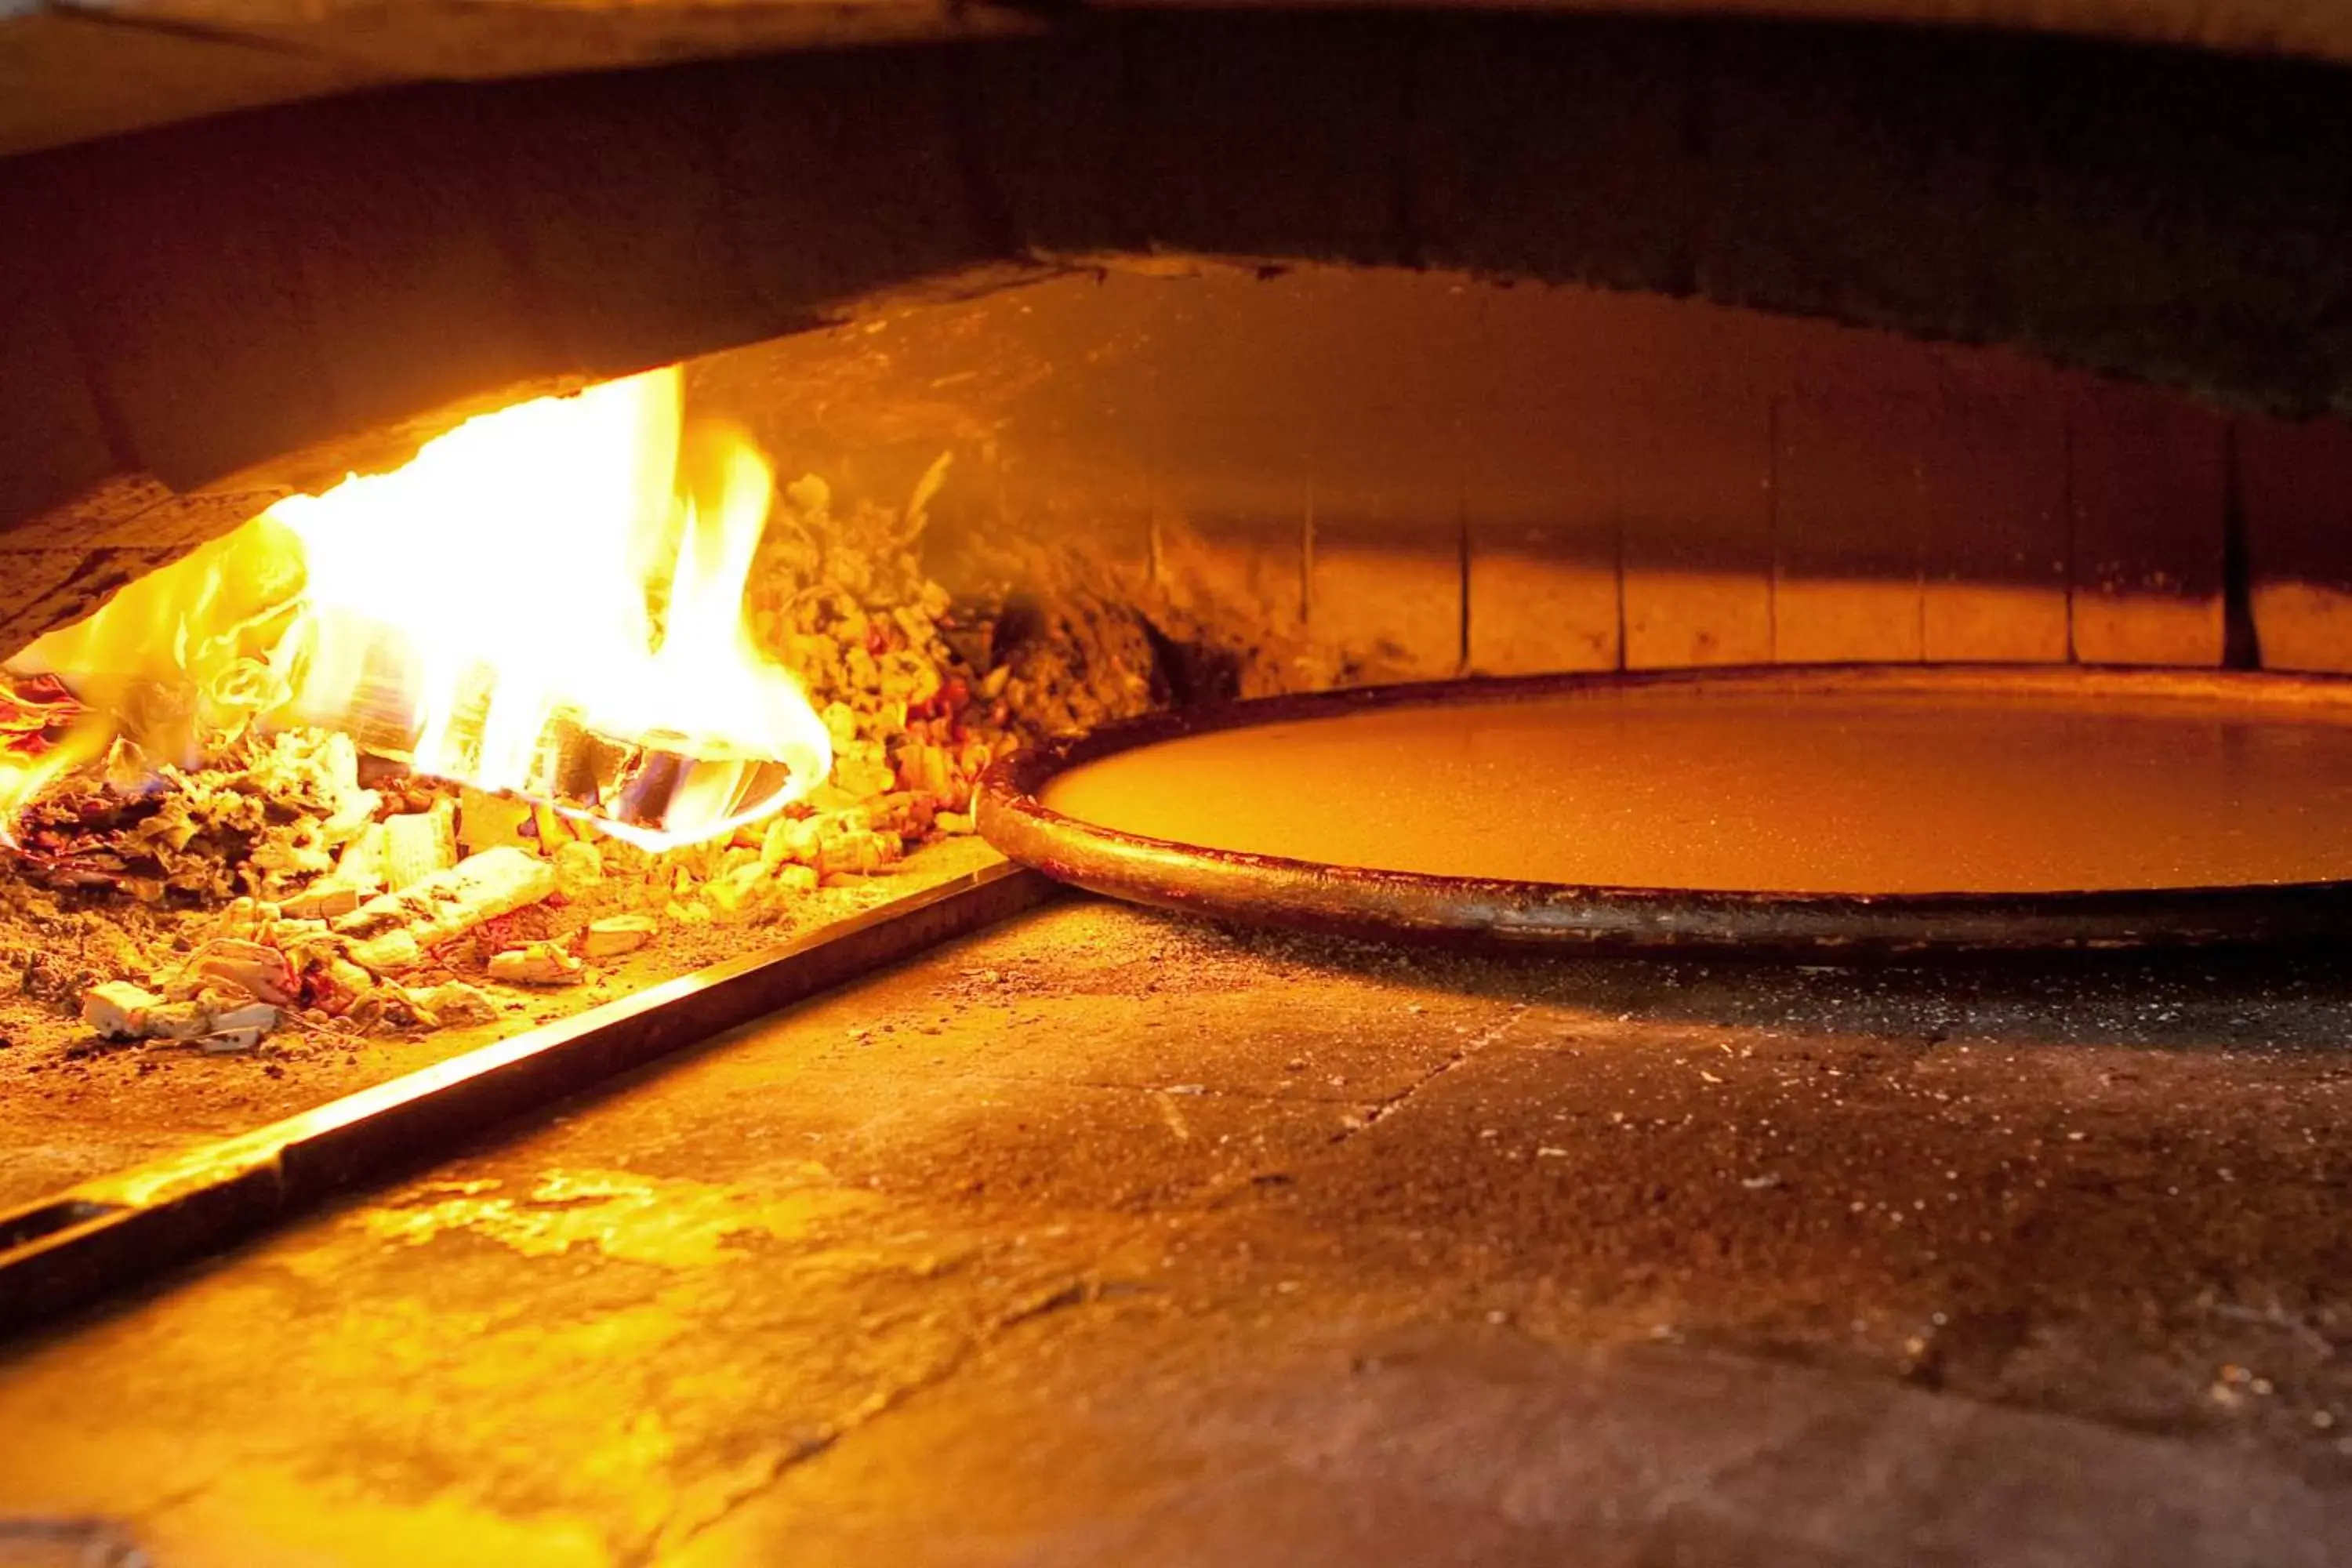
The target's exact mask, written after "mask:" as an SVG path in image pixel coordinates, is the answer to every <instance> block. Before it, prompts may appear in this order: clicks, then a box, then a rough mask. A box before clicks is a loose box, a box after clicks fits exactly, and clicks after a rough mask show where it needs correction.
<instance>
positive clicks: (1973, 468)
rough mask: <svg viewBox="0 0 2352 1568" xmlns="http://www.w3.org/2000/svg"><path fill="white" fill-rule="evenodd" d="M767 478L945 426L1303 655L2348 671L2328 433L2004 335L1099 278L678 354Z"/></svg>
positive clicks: (1424, 286) (892, 480)
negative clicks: (2098, 370) (751, 436)
mask: <svg viewBox="0 0 2352 1568" xmlns="http://www.w3.org/2000/svg"><path fill="white" fill-rule="evenodd" d="M690 384H691V385H692V387H693V388H694V395H695V396H696V397H697V398H698V399H699V400H700V401H701V402H702V403H703V404H704V405H706V406H710V407H716V408H719V409H723V410H725V411H728V412H730V413H732V414H734V415H736V416H739V417H740V418H742V419H743V420H744V421H745V422H747V423H749V424H750V425H751V426H753V428H754V432H755V434H756V435H757V436H758V437H759V438H760V439H761V443H762V444H763V445H764V446H765V447H767V448H768V449H769V450H770V451H771V452H772V453H773V454H775V455H776V457H777V458H778V463H779V468H780V471H782V472H783V473H785V474H787V475H789V474H792V473H796V472H800V471H803V470H809V471H814V472H817V473H820V474H823V475H825V476H826V477H828V478H829V479H833V480H835V482H836V484H839V485H844V486H846V487H847V488H848V489H851V490H853V491H856V492H857V493H860V494H865V495H870V496H873V497H875V498H877V499H882V500H896V499H898V498H899V497H902V496H904V495H905V494H907V493H908V491H909V490H911V489H912V488H913V486H914V484H915V483H916V481H917V479H918V478H919V475H920V474H921V473H922V471H923V470H924V468H926V467H928V466H929V463H930V462H931V461H932V460H933V459H934V458H937V457H938V456H939V455H940V453H941V452H949V453H951V454H953V463H952V466H951V469H950V479H949V481H948V484H947V487H946V489H945V490H944V491H943V492H942V495H941V500H940V502H939V503H938V505H937V506H936V507H935V509H934V510H935V515H936V516H937V517H938V518H939V519H940V523H939V525H938V528H937V530H936V532H937V533H938V534H939V535H940V536H941V537H940V538H937V539H935V541H934V542H935V544H937V545H939V546H941V547H942V549H940V550H935V552H934V553H935V554H939V553H942V552H944V553H946V554H949V555H953V554H955V553H957V549H956V546H957V544H958V542H959V541H958V538H957V536H958V535H959V534H961V535H969V536H973V537H979V538H985V539H991V540H1000V541H1001V540H1005V539H1020V540H1026V541H1043V542H1047V543H1049V544H1056V545H1061V546H1066V547H1070V548H1075V549H1078V550H1082V551H1083V552H1086V553H1087V554H1089V555H1090V556H1093V557H1097V558H1098V559H1100V560H1102V561H1104V562H1105V563H1108V565H1109V566H1110V568H1111V575H1112V579H1113V580H1114V581H1117V582H1121V583H1124V584H1128V585H1129V587H1131V588H1132V589H1133V590H1135V591H1136V592H1137V593H1138V594H1139V595H1152V594H1157V595H1165V596H1167V597H1168V598H1170V599H1171V600H1173V601H1174V602H1177V603H1179V604H1186V605H1208V606H1212V607H1214V606H1222V607H1223V613H1224V614H1225V616H1226V617H1227V618H1229V619H1230V618H1233V616H1234V615H1235V614H1236V613H1237V612H1240V611H1247V612H1249V613H1253V614H1255V615H1258V616H1263V617H1264V618H1265V620H1266V621H1267V622H1269V623H1271V624H1272V625H1274V626H1277V627H1286V628H1290V629H1292V630H1294V631H1295V632H1296V634H1297V637H1298V638H1299V639H1300V642H1301V644H1302V646H1303V647H1304V648H1305V649H1306V650H1307V655H1308V657H1307V659H1306V661H1305V663H1304V665H1303V666H1302V669H1303V674H1302V676H1301V679H1300V683H1302V684H1309V683H1314V681H1315V680H1317V679H1389V678H1394V677H1436V676H1448V675H1454V674H1456V673H1462V672H1465V671H1468V672H1477V673H1491V674H1508V673H1521V672H1528V671H1537V670H1547V669H1594V668H1616V667H1620V666H1623V667H1627V668H1654V667H1666V666H1678V665H1690V664H1714V663H1769V662H1775V661H1780V662H1801V661H1814V660H1920V659H1927V660H1947V661H1951V660H2030V661H2061V660H2065V659H2069V658H2073V659H2078V660H2082V661H2085V662H2096V663H2129V664H2172V665H2187V666H2217V665H2221V664H2222V663H2224V662H2234V663H2253V662H2259V663H2262V664H2264V665H2267V666H2269V667H2272V668H2288V669H2316V670H2343V669H2352V616H2347V611H2346V605H2347V604H2352V597H2347V595H2352V549H2347V544H2348V543H2352V531H2348V530H2347V529H2346V528H2345V527H2344V523H2345V522H2346V521H2347V511H2352V483H2347V481H2352V432H2347V429H2346V427H2345V426H2342V425H2341V424H2339V423H2337V422H2335V421H2330V420H2322V421H2315V422H2311V423H2307V424H2296V423H2289V422H2284V421H2277V420H2270V419H2263V418H2256V417H2241V418H2234V419H2233V418H2231V417H2228V416H2223V415H2221V414H2219V413H2216V412H2215V411H2213V410H2211V409H2210V408H2208V407H2205V406H2203V405H2199V404H2196V403H2193V402H2190V401H2189V400H2187V399H2185V398H2183V397H2180V396H2178V395H2172V394H2168V393H2165V392H2162V391H2159V390H2155V389H2151V388H2147V387H2144V386H2139V385H2135V384H2126V383H2120V382H2114V381H2108V380H2104V379H2101V378H2097V377H2094V376H2090V375H2087V374H2078V373H2071V372H2064V371H2060V370H2057V369H2054V368H2053V367H2050V366H2048V365H2046V364H2043V363H2039V362H2037V361H2034V360H2032V359H2029V358H2027V357H2024V356H2022V355H2019V354H2015V353H2009V352H2007V351H2003V350H1998V349H1981V348H1971V347H1957V346H1949V345H1933V344H1925V343H1920V342H1914V341H1911V340H1908V339H1904V338H1899V337H1896V336H1894V335H1892V334H1888V333H1883V332H1876V331H1866V330H1858V329H1848V328H1841V327H1835V326H1832V325H1829V324H1826V323H1822V322H1815V321H1797V320H1792V319H1790V318H1784V317H1776V316H1768V315H1764V314H1761V313H1758V312H1753V311H1748V310H1734V309H1727V308H1723V307H1717V306H1712V305H1707V304H1704V303H1701V302H1696V301H1689V300H1668V299H1664V298H1663V297H1658V296H1653V295H1636V294H1621V293H1611V292H1605V291H1601V290H1593V289H1575V288H1554V287H1547V286H1541V285H1519V286H1515V287H1501V286H1496V285H1492V284H1488V283H1484V282H1480V281H1477V280H1475V279H1469V278H1466V277H1464V276H1460V275H1453V274H1445V273H1417V272H1403V271H1396V270H1376V269H1370V270H1368V269H1340V268H1294V269H1290V270H1287V271H1283V272H1280V273H1276V274H1273V275H1259V274H1257V273H1254V272H1249V271H1244V270H1242V269H1239V268H1219V267H1213V266H1196V265H1187V266H1174V265H1171V266H1166V267H1162V268H1159V269H1157V270H1156V271H1152V272H1145V271H1139V270H1133V269H1120V268H1110V269H1107V270H1105V271H1103V272H1102V273H1100V274H1098V275H1079V276H1070V277H1063V278H1057V279H1050V280H1048V281H1045V282H1044V283H1040V284H1037V285H1034V286H1032V287H1028V288H1024V289H1013V290H1009V291H1006V292H1002V293H996V294H991V295H989V296H986V297H984V298H982V299H978V300H969V301H964V302H961V303H956V304H950V305H927V306H921V307H915V308H909V309H906V310H895V311H887V312H883V313H880V314H877V316H875V317H874V318H873V319H872V320H869V321H863V322H860V323H858V324H856V325H855V326H853V327H850V328H845V329H841V330H837V331H827V332H822V333H815V334H810V335H805V336H801V337H795V338H790V339H784V340H780V341H778V342H772V343H769V344H764V345H760V346H758V347H754V348H751V349H746V350H740V351H733V352H730V353H723V354H719V355H714V356H710V357H709V358H708V359H706V360H703V361H700V362H698V363H697V365H696V367H695V369H694V372H693V375H692V380H691V383H690Z"/></svg>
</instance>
